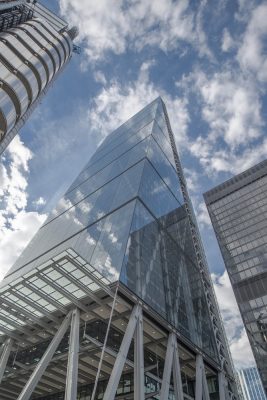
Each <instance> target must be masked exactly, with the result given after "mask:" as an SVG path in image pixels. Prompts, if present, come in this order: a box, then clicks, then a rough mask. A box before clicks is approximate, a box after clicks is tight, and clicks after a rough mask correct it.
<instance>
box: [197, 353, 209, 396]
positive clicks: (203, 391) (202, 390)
mask: <svg viewBox="0 0 267 400" xmlns="http://www.w3.org/2000/svg"><path fill="white" fill-rule="evenodd" d="M195 400H210V395H209V388H208V383H207V378H206V373H205V367H204V362H203V357H202V355H200V354H198V355H197V356H196V387H195Z"/></svg>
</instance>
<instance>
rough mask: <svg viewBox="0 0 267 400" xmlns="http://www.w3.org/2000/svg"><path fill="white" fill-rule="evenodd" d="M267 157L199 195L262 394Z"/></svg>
mask: <svg viewBox="0 0 267 400" xmlns="http://www.w3.org/2000/svg"><path fill="white" fill-rule="evenodd" d="M266 191H267V161H263V162H261V163H260V164H258V165H256V166H254V167H252V168H250V169H249V170H247V171H245V172H243V173H241V174H239V175H236V176H234V177H233V178H232V179H230V180H228V181H226V182H225V183H223V184H221V185H219V186H217V187H215V188H214V189H212V190H210V191H209V192H207V193H205V194H204V198H205V201H206V204H207V207H208V210H209V214H210V217H211V221H212V224H213V227H214V230H215V233H216V236H217V239H218V242H219V246H220V249H221V252H222V255H223V258H224V262H225V265H226V269H227V271H228V274H229V277H230V281H231V284H232V286H233V290H234V293H235V297H236V300H237V303H238V306H239V309H240V312H241V315H242V318H243V321H244V324H245V327H246V331H247V334H248V338H249V341H250V344H251V347H252V350H253V353H254V356H255V360H256V363H257V366H258V369H259V373H260V375H261V379H262V382H263V386H264V389H265V392H266V393H267V264H266V260H267V198H266Z"/></svg>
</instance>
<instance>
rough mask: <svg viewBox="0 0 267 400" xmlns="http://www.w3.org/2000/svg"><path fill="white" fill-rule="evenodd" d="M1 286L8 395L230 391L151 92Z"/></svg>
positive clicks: (192, 233) (197, 246)
mask: <svg viewBox="0 0 267 400" xmlns="http://www.w3.org/2000/svg"><path fill="white" fill-rule="evenodd" d="M0 292H1V303H2V306H1V314H0V331H1V335H2V336H1V337H0V338H1V341H2V343H3V346H2V356H1V361H0V363H1V364H0V366H1V371H2V375H1V376H0V380H1V381H2V382H1V386H0V397H1V399H3V400H7V399H10V400H11V399H19V400H26V399H30V398H38V399H43V400H44V399H46V400H59V399H63V398H64V399H68V400H73V399H76V398H77V399H80V400H88V399H90V400H92V399H104V400H113V399H115V398H116V399H125V400H126V399H134V400H144V399H160V400H166V399H170V400H171V399H176V400H183V399H194V400H202V399H205V400H208V399H211V400H212V399H214V400H215V399H218V400H226V399H227V400H229V399H237V398H238V397H237V394H236V389H235V381H234V378H233V370H232V366H231V361H230V357H229V354H228V349H227V344H226V341H225V338H224V332H223V330H222V326H221V322H220V316H219V312H218V308H217V305H216V302H215V298H214V294H213V291H212V285H211V281H210V278H209V274H208V270H207V267H206V263H205V260H204V254H203V250H202V248H201V243H200V238H199V234H198V231H197V227H196V222H195V218H194V215H193V210H192V207H191V204H190V200H189V197H188V193H187V189H186V184H185V180H184V177H183V172H182V168H181V165H180V162H179V158H178V154H177V150H176V147H175V142H174V137H173V133H172V131H171V127H170V124H169V120H168V116H167V111H166V108H165V105H164V103H163V102H162V100H161V99H160V98H158V99H156V100H155V101H154V102H152V103H151V104H150V105H149V106H147V107H146V108H144V109H143V110H142V111H140V112H139V113H138V114H136V115H135V116H134V117H133V118H131V119H130V120H129V121H127V122H126V123H125V124H123V125H122V126H121V127H120V128H118V129H117V130H116V131H114V132H113V133H112V134H110V135H109V136H108V137H107V138H106V139H105V140H104V142H103V143H102V144H101V145H100V147H99V148H98V149H97V151H96V153H95V154H94V155H93V157H92V158H91V160H90V161H89V163H88V164H87V165H86V166H85V168H84V169H83V171H82V172H81V173H80V175H79V176H78V177H77V179H76V180H75V182H74V183H73V184H72V185H71V187H70V188H69V190H68V191H67V193H66V194H65V196H64V197H63V198H62V199H61V200H60V201H59V203H58V205H57V207H56V208H55V209H54V210H53V211H52V212H51V214H50V216H49V217H48V219H47V221H46V222H45V223H44V225H43V226H42V228H41V229H40V230H39V232H38V233H37V234H36V236H35V237H34V239H33V240H32V241H31V243H30V244H29V246H28V247H27V248H26V249H25V251H24V252H23V253H22V255H21V257H20V258H19V259H18V260H17V262H16V263H15V265H14V266H13V268H12V269H11V270H10V271H9V273H8V274H7V276H6V277H5V279H4V281H3V282H2V286H1V289H0ZM14 382H15V384H14ZM77 393H78V394H77Z"/></svg>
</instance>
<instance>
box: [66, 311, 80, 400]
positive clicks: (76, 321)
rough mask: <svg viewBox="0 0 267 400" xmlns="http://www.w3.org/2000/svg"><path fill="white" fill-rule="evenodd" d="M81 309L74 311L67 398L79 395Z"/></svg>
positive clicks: (67, 399)
mask: <svg viewBox="0 0 267 400" xmlns="http://www.w3.org/2000/svg"><path fill="white" fill-rule="evenodd" d="M79 336H80V311H79V309H78V308H76V309H75V310H73V312H72V320H71V330H70V341H69V356H68V369H67V377H66V389H65V400H73V399H76V397H77V381H78V364H79V339H80V337H79Z"/></svg>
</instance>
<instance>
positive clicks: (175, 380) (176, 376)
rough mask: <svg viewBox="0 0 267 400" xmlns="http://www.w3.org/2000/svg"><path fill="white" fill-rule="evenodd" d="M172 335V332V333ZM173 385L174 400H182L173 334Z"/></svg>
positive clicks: (177, 357) (176, 348) (175, 341)
mask: <svg viewBox="0 0 267 400" xmlns="http://www.w3.org/2000/svg"><path fill="white" fill-rule="evenodd" d="M173 335H174V334H173ZM172 368H173V372H172V373H173V385H174V394H175V398H176V400H184V394H183V383H182V376H181V366H180V360H179V353H178V345H177V339H176V336H175V335H174V352H173V367H172Z"/></svg>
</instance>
